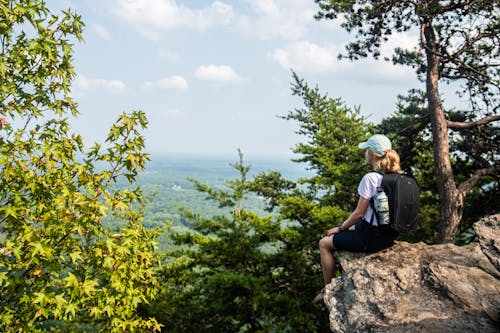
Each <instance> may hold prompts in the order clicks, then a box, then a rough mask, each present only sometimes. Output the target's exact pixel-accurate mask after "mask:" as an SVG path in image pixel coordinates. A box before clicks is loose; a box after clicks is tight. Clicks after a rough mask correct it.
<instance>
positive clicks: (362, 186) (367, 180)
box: [358, 172, 384, 226]
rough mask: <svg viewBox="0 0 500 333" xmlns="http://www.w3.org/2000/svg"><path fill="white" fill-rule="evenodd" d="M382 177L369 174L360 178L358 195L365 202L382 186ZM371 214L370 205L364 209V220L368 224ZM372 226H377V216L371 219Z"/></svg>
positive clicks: (372, 173) (374, 173)
mask: <svg viewBox="0 0 500 333" xmlns="http://www.w3.org/2000/svg"><path fill="white" fill-rule="evenodd" d="M383 177H384V176H383V175H381V174H380V173H377V172H369V173H367V174H366V175H364V176H363V178H361V181H360V182H359V186H358V194H359V196H360V197H362V198H363V199H366V200H370V199H371V198H372V197H373V196H374V195H376V194H377V187H380V186H381V185H382V178H383ZM372 214H373V208H372V205H369V206H368V208H367V209H366V212H365V215H364V219H365V220H366V221H368V222H370V220H371V218H372ZM373 225H375V226H378V219H377V214H375V216H374V218H373Z"/></svg>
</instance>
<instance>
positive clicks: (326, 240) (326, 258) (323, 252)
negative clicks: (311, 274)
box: [314, 236, 335, 302]
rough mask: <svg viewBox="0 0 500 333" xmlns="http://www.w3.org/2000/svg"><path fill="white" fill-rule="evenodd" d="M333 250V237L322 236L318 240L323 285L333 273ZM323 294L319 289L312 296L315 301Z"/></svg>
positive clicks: (319, 299)
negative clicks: (317, 292)
mask: <svg viewBox="0 0 500 333" xmlns="http://www.w3.org/2000/svg"><path fill="white" fill-rule="evenodd" d="M333 250H335V247H334V246H333V239H332V237H331V236H329V237H323V238H322V239H321V240H320V241H319V253H320V256H321V270H322V271H323V279H324V282H325V286H326V285H327V284H329V283H330V282H331V281H332V278H333V274H334V271H335V259H334V258H333ZM324 296H325V294H324V292H323V291H321V292H320V293H319V294H318V295H316V297H315V298H314V301H315V302H321V301H323V297H324Z"/></svg>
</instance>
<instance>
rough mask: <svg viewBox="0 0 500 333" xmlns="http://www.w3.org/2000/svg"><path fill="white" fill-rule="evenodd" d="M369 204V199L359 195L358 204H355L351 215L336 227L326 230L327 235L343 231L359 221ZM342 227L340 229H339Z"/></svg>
mask: <svg viewBox="0 0 500 333" xmlns="http://www.w3.org/2000/svg"><path fill="white" fill-rule="evenodd" d="M369 205H370V200H367V199H365V198H362V197H359V200H358V205H357V206H356V209H354V211H353V212H352V213H351V215H350V216H349V217H348V218H347V220H345V221H344V222H342V224H340V225H339V226H338V227H335V228H332V229H330V230H328V232H327V235H328V236H331V235H333V234H336V233H339V232H342V231H345V230H347V229H349V228H351V227H352V226H354V225H355V224H356V222H358V221H359V219H360V218H362V217H363V216H364V215H365V212H366V210H367V209H368V206H369ZM340 228H342V229H340Z"/></svg>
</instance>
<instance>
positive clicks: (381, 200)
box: [376, 187, 389, 225]
mask: <svg viewBox="0 0 500 333" xmlns="http://www.w3.org/2000/svg"><path fill="white" fill-rule="evenodd" d="M376 202H377V213H378V224H379V225H387V224H389V198H387V195H386V194H385V192H384V189H383V188H382V187H378V188H377V197H376Z"/></svg>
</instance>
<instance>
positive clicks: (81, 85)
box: [73, 75, 127, 93]
mask: <svg viewBox="0 0 500 333" xmlns="http://www.w3.org/2000/svg"><path fill="white" fill-rule="evenodd" d="M73 87H74V88H76V90H77V93H83V92H87V91H91V90H105V91H111V92H113V93H122V92H124V91H125V90H126V88H127V86H126V85H125V83H123V82H122V81H120V80H106V79H100V78H97V79H94V78H89V77H87V76H85V75H79V76H78V77H77V78H76V79H75V81H74V82H73Z"/></svg>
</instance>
